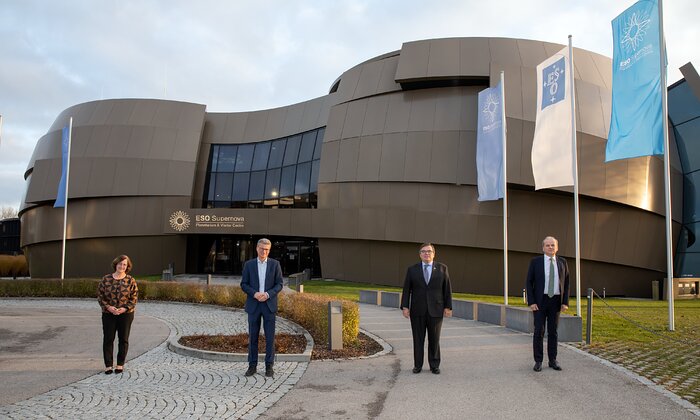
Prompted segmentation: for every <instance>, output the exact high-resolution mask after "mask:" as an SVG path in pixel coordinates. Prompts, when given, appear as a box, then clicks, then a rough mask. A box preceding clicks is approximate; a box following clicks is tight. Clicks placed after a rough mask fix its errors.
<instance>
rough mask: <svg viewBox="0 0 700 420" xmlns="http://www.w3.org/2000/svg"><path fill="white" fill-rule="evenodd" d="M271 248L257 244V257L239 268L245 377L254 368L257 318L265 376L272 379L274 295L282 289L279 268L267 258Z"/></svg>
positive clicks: (263, 242)
mask: <svg viewBox="0 0 700 420" xmlns="http://www.w3.org/2000/svg"><path fill="white" fill-rule="evenodd" d="M270 249H272V243H271V242H270V240H269V239H265V238H262V239H260V240H259V241H258V246H257V247H256V251H257V253H258V257H257V258H254V259H252V260H248V261H246V263H245V265H244V266H243V278H242V279H241V289H243V291H244V292H245V294H246V295H248V297H247V299H246V301H245V311H246V312H247V313H248V370H247V371H246V373H245V376H253V375H254V374H255V372H257V366H258V336H259V334H260V319H261V318H262V321H263V326H264V328H265V376H268V377H272V376H274V373H275V372H274V370H273V368H272V366H273V364H274V362H275V316H276V313H277V294H278V293H279V292H280V291H281V290H282V268H281V267H280V263H279V262H278V261H277V260H273V259H272V258H268V255H270Z"/></svg>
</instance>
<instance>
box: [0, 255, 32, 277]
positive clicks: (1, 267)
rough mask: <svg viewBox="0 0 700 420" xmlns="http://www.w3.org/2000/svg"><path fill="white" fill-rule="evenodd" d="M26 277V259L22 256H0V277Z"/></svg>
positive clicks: (27, 270) (27, 273)
mask: <svg viewBox="0 0 700 420" xmlns="http://www.w3.org/2000/svg"><path fill="white" fill-rule="evenodd" d="M28 275H29V266H28V265H27V257H25V256H24V255H0V277H26V276H28Z"/></svg>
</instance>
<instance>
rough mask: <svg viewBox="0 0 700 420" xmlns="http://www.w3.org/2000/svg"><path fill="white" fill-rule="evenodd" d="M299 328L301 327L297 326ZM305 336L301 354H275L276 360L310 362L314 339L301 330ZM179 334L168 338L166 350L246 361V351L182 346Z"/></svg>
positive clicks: (182, 353) (227, 360) (200, 357)
mask: <svg viewBox="0 0 700 420" xmlns="http://www.w3.org/2000/svg"><path fill="white" fill-rule="evenodd" d="M299 328H301V327H299ZM301 332H302V333H303V334H304V338H306V348H305V349H304V353H301V354H275V361H277V362H310V361H311V352H312V351H313V349H314V339H313V338H312V337H311V334H309V333H308V332H307V331H306V330H301ZM180 337H182V336H181V335H177V336H175V337H173V338H171V339H169V340H168V350H170V351H172V352H173V353H177V354H179V355H181V356H188V357H196V358H198V359H204V360H213V361H217V362H247V361H248V354H247V353H224V352H220V351H209V350H200V349H195V348H192V347H187V346H183V345H182V344H180V343H179V341H180ZM259 357H260V358H264V357H265V353H260V354H259Z"/></svg>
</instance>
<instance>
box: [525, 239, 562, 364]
mask: <svg viewBox="0 0 700 420" xmlns="http://www.w3.org/2000/svg"><path fill="white" fill-rule="evenodd" d="M558 250H559V242H558V241H557V240H556V238H554V237H552V236H547V237H546V238H544V240H543V241H542V251H544V257H543V256H541V255H540V256H537V257H535V258H533V259H532V261H530V268H529V269H528V270H527V280H526V282H525V288H526V289H527V304H528V305H530V309H532V311H533V312H534V316H535V333H534V335H533V336H532V349H533V353H534V356H535V367H534V368H533V369H534V371H535V372H540V371H541V370H542V360H543V359H544V350H543V348H542V347H543V345H542V342H543V340H544V326H545V323H546V324H547V358H548V359H549V367H551V368H552V369H554V370H561V366H560V365H559V362H557V326H558V325H559V314H560V312H561V311H566V310H567V309H569V266H568V265H567V264H566V260H565V259H564V258H562V257H557V255H556V254H557V251H558Z"/></svg>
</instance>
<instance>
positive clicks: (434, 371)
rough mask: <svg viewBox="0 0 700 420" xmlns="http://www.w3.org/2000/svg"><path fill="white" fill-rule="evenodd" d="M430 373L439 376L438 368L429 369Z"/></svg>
mask: <svg viewBox="0 0 700 420" xmlns="http://www.w3.org/2000/svg"><path fill="white" fill-rule="evenodd" d="M430 371H431V372H433V373H434V374H436V375H439V374H440V368H430Z"/></svg>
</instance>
